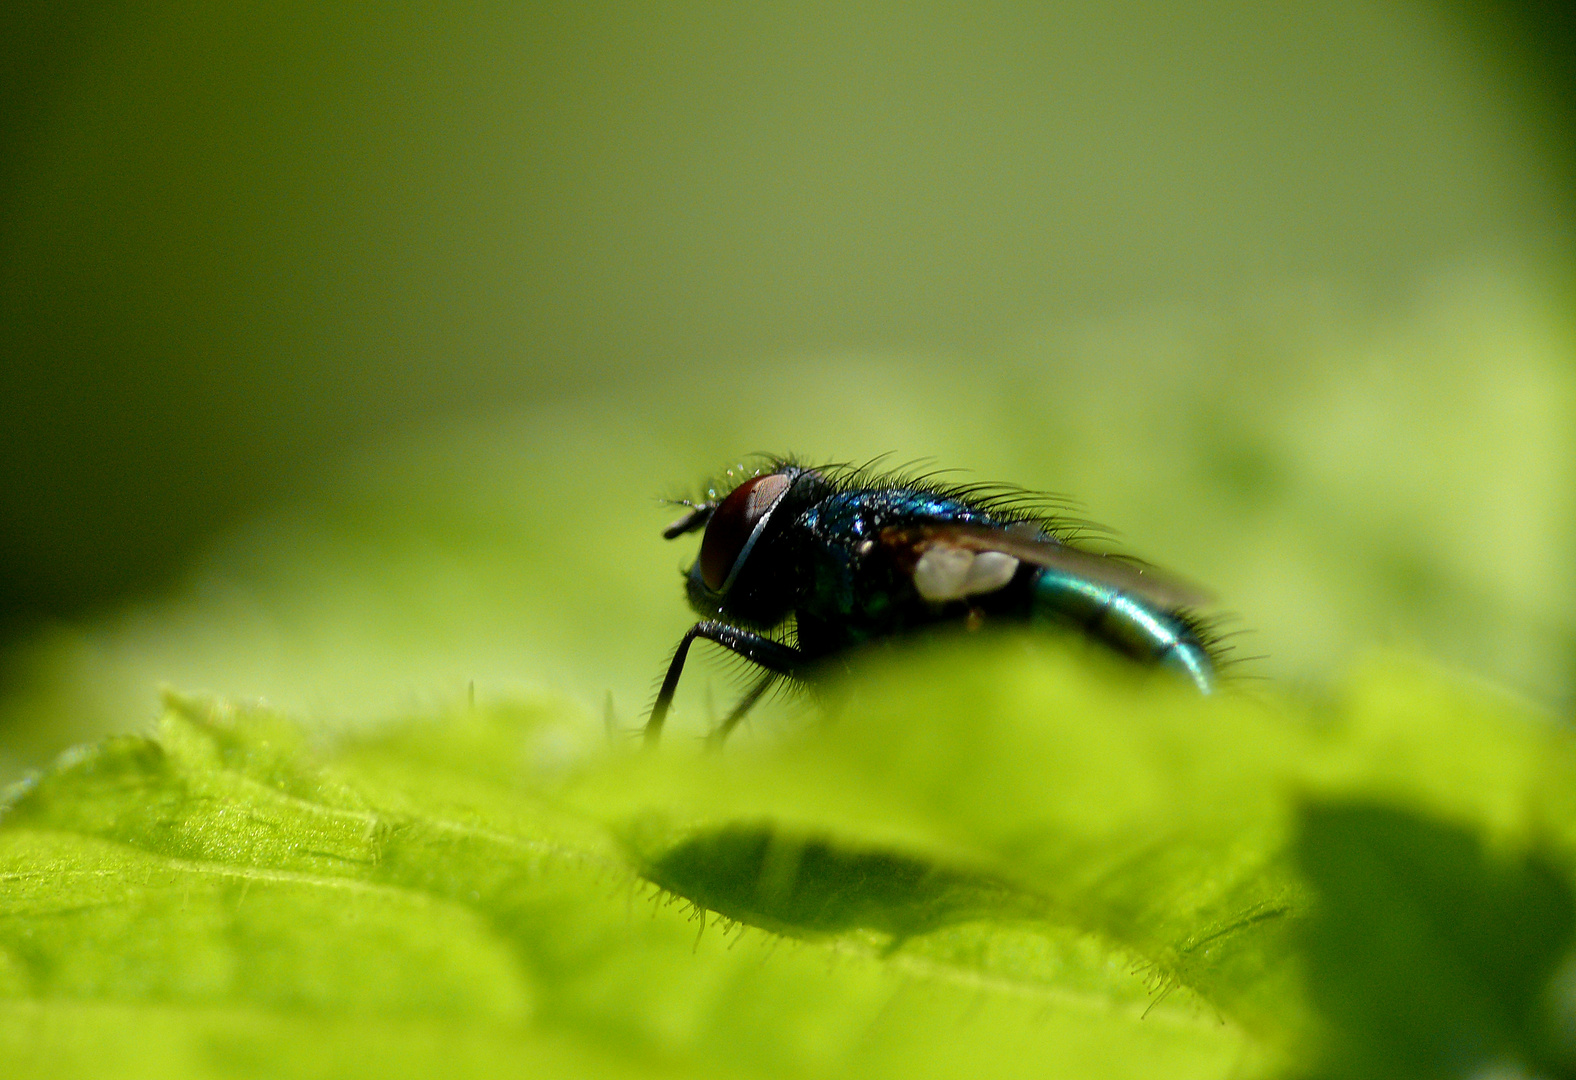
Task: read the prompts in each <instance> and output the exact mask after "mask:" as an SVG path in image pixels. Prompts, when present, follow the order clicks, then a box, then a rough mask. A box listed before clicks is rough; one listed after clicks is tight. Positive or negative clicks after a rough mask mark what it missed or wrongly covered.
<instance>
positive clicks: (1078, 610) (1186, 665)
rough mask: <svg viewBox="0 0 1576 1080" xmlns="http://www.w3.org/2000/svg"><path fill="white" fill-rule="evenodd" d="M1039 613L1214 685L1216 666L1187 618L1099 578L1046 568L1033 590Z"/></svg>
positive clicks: (1206, 688) (1207, 687)
mask: <svg viewBox="0 0 1576 1080" xmlns="http://www.w3.org/2000/svg"><path fill="white" fill-rule="evenodd" d="M1033 603H1034V617H1035V618H1036V619H1046V620H1049V621H1054V622H1060V623H1065V624H1068V625H1071V626H1074V627H1077V628H1078V629H1080V630H1082V631H1083V632H1085V633H1087V634H1089V635H1090V636H1092V637H1095V638H1098V639H1099V640H1101V641H1103V642H1105V643H1106V644H1108V645H1110V646H1111V647H1113V648H1115V649H1116V650H1118V651H1119V652H1123V653H1126V654H1127V655H1129V656H1132V657H1135V658H1136V659H1139V660H1143V661H1146V662H1148V663H1152V664H1159V665H1160V666H1162V667H1169V668H1172V669H1174V670H1176V671H1178V672H1180V673H1182V674H1183V675H1186V676H1187V677H1188V678H1189V679H1190V680H1192V682H1193V685H1195V686H1197V687H1198V688H1199V690H1200V691H1202V692H1203V693H1206V694H1207V693H1209V692H1210V691H1211V690H1213V689H1214V687H1215V665H1214V663H1213V662H1212V661H1211V660H1210V656H1209V650H1208V649H1207V648H1206V647H1205V645H1204V642H1203V641H1202V640H1201V639H1200V637H1199V634H1198V631H1197V630H1196V629H1195V628H1194V626H1193V624H1192V623H1191V622H1189V621H1188V619H1187V618H1186V617H1185V616H1183V615H1180V614H1178V613H1176V612H1173V611H1167V610H1165V609H1164V608H1161V607H1158V606H1156V605H1155V604H1152V603H1150V602H1148V601H1146V600H1144V599H1143V598H1141V597H1137V596H1134V595H1132V594H1131V593H1126V592H1123V591H1122V590H1121V589H1118V588H1115V587H1113V586H1111V585H1107V584H1104V583H1103V582H1099V581H1092V580H1090V579H1089V578H1086V577H1080V576H1078V575H1076V574H1072V573H1067V572H1065V571H1060V570H1055V569H1051V568H1047V569H1045V570H1042V571H1041V572H1040V576H1039V578H1038V579H1037V580H1036V581H1035V583H1034V589H1033Z"/></svg>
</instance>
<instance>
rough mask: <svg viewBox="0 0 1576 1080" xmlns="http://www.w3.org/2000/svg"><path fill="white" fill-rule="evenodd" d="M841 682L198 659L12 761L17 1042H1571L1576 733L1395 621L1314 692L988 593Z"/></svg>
mask: <svg viewBox="0 0 1576 1080" xmlns="http://www.w3.org/2000/svg"><path fill="white" fill-rule="evenodd" d="M823 704H824V705H825V708H824V710H820V713H821V715H820V717H819V718H818V719H813V720H811V721H809V722H808V723H806V724H805V725H803V726H802V727H801V728H799V729H797V730H792V731H784V732H782V733H780V735H779V736H778V737H776V738H771V739H756V740H754V741H752V742H748V743H741V744H740V745H738V746H734V747H729V748H727V749H725V750H724V751H723V752H721V753H706V752H704V751H702V750H700V749H699V748H698V747H697V746H696V745H693V744H691V743H690V742H688V741H686V740H683V739H673V740H669V742H668V743H667V744H666V745H664V746H663V747H662V748H661V749H660V750H659V752H657V753H644V752H641V751H639V750H638V749H637V748H636V744H635V742H634V741H633V740H625V739H622V738H614V739H612V740H606V739H603V738H602V737H601V736H600V735H597V736H592V735H590V734H589V732H591V731H593V730H594V726H593V725H592V724H590V723H589V722H588V721H587V718H585V717H583V716H581V715H579V714H578V713H577V712H576V711H575V710H574V709H572V708H571V707H569V706H567V705H565V704H563V703H561V702H558V701H554V700H551V699H541V700H538V701H535V702H528V703H522V704H518V705H513V706H507V707H495V708H480V709H478V708H466V709H460V710H457V711H454V712H452V713H449V714H446V715H442V716H431V717H422V718H415V719H411V720H408V721H405V722H402V723H398V724H390V725H387V726H385V727H383V728H380V729H375V730H372V731H368V732H365V733H362V734H359V735H354V736H341V737H340V738H338V739H337V740H328V739H325V738H320V737H316V736H310V735H309V734H308V733H307V732H306V731H305V730H304V729H302V728H300V727H299V726H297V725H295V724H293V723H291V722H289V721H288V720H287V719H284V718H281V717H280V716H277V715H275V714H273V713H270V712H268V711H266V710H262V709H246V708H238V707H234V706H230V705H227V704H224V703H218V702H203V701H196V700H191V699H185V698H179V697H173V696H172V697H170V698H168V700H167V702H166V709H165V713H164V715H163V717H162V719H161V721H160V723H159V726H158V730H157V732H156V734H155V735H154V736H152V737H148V738H141V737H119V738H115V739H111V740H107V741H105V742H103V743H100V744H98V745H97V746H94V747H91V748H88V749H85V750H82V751H78V752H75V753H73V754H70V755H68V756H66V757H65V758H63V759H62V760H61V761H60V762H59V763H58V764H57V765H56V766H55V767H54V768H53V769H51V770H49V771H48V772H47V773H45V774H43V775H41V776H39V777H37V778H35V779H34V780H32V781H30V782H28V783H26V784H24V785H21V786H19V788H18V789H17V790H15V791H14V792H13V793H12V795H11V797H10V799H9V801H8V804H7V806H8V809H7V811H6V813H5V817H4V819H3V821H0V1060H4V1061H6V1062H7V1063H15V1065H16V1066H17V1067H19V1068H26V1069H28V1070H30V1071H31V1072H34V1073H45V1072H47V1073H48V1074H50V1075H57V1076H73V1075H82V1076H88V1075H92V1076H101V1075H105V1074H106V1073H107V1072H113V1073H117V1074H120V1075H149V1076H152V1075H155V1074H157V1075H160V1076H171V1075H178V1076H228V1075H235V1074H236V1073H238V1072H240V1073H256V1074H259V1075H269V1076H292V1075H300V1076H318V1075H322V1076H328V1075H333V1076H357V1075H367V1076H371V1075H377V1076H380V1077H391V1076H393V1077H397V1076H406V1075H409V1076H418V1075H420V1076H425V1075H433V1074H436V1073H440V1072H441V1073H442V1074H444V1075H458V1076H466V1075H476V1076H481V1075H487V1076H493V1075H527V1074H528V1075H532V1076H541V1075H547V1076H552V1075H574V1076H584V1075H600V1074H607V1075H620V1074H641V1075H647V1074H663V1073H673V1074H683V1075H696V1074H705V1075H719V1076H721V1075H737V1076H761V1077H799V1076H816V1077H822V1076H861V1077H862V1076H913V1075H960V1076H965V1075H966V1076H979V1075H991V1076H1015V1075H1022V1076H1035V1077H1043V1076H1060V1075H1065V1076H1089V1075H1099V1076H1124V1075H1132V1076H1154V1075H1165V1076H1184V1077H1185V1076H1254V1075H1258V1076H1268V1075H1281V1074H1288V1073H1295V1074H1301V1073H1303V1072H1305V1071H1306V1070H1308V1069H1310V1068H1320V1069H1324V1070H1325V1071H1327V1072H1330V1073H1332V1074H1345V1075H1373V1076H1384V1075H1397V1076H1400V1075H1419V1074H1420V1073H1418V1071H1417V1069H1416V1067H1415V1066H1416V1063H1417V1062H1418V1061H1421V1060H1424V1058H1423V1057H1420V1056H1419V1055H1420V1054H1423V1053H1424V1052H1425V1050H1426V1051H1427V1052H1430V1053H1431V1052H1434V1051H1435V1050H1437V1049H1438V1048H1439V1047H1441V1046H1444V1045H1445V1043H1444V1041H1443V1040H1444V1038H1445V1036H1446V1035H1455V1034H1459V1033H1476V1034H1474V1035H1473V1038H1474V1039H1476V1041H1475V1042H1473V1043H1472V1046H1473V1047H1475V1048H1476V1049H1475V1050H1474V1051H1473V1052H1472V1053H1466V1052H1464V1051H1463V1052H1461V1053H1458V1054H1456V1055H1455V1056H1450V1055H1448V1054H1447V1055H1445V1056H1444V1057H1437V1056H1436V1057H1434V1058H1428V1059H1427V1060H1428V1061H1429V1062H1430V1063H1431V1064H1432V1065H1434V1066H1436V1069H1435V1071H1436V1073H1438V1072H1442V1073H1444V1074H1451V1073H1452V1072H1454V1073H1456V1074H1459V1075H1463V1076H1465V1075H1469V1074H1470V1073H1471V1072H1472V1071H1473V1070H1474V1069H1478V1068H1481V1067H1484V1066H1486V1065H1490V1064H1500V1063H1504V1062H1512V1063H1518V1064H1520V1065H1524V1066H1526V1067H1527V1068H1543V1069H1546V1070H1553V1071H1557V1070H1558V1069H1560V1068H1563V1067H1566V1066H1567V1065H1568V1064H1569V1062H1570V1060H1571V1059H1570V1058H1569V1057H1568V1056H1567V1055H1566V1050H1565V1044H1564V1043H1562V1042H1561V1035H1560V1032H1561V1031H1562V1030H1564V1028H1562V1026H1561V1025H1562V1024H1566V1025H1567V1026H1569V1025H1568V1023H1567V1022H1568V1020H1569V1018H1570V1016H1571V1015H1573V1014H1572V1013H1571V1010H1569V1009H1566V1008H1565V1007H1564V1006H1561V1005H1560V1002H1561V1001H1563V1000H1567V999H1568V998H1569V996H1570V995H1566V997H1565V998H1562V997H1561V996H1560V995H1561V992H1562V991H1561V987H1562V986H1563V985H1564V983H1562V982H1561V979H1562V978H1564V977H1565V976H1564V975H1563V974H1562V973H1563V972H1564V971H1566V970H1567V969H1566V968H1565V967H1563V966H1562V964H1563V963H1564V960H1565V956H1566V953H1567V952H1568V951H1569V944H1570V938H1571V926H1572V922H1571V885H1570V877H1569V872H1568V866H1569V860H1568V856H1567V855H1564V854H1562V853H1568V852H1569V850H1570V848H1571V839H1572V838H1573V837H1576V814H1573V813H1572V806H1573V803H1572V800H1571V798H1570V796H1569V791H1570V786H1569V784H1568V783H1567V782H1566V780H1567V778H1568V777H1569V776H1571V775H1573V773H1572V771H1571V768H1570V765H1571V762H1572V761H1573V760H1576V757H1573V753H1572V745H1571V738H1570V736H1569V733H1568V732H1566V731H1565V730H1564V729H1562V728H1556V727H1554V726H1553V725H1551V724H1549V723H1547V722H1545V721H1543V720H1541V719H1540V718H1539V717H1537V716H1535V715H1532V714H1529V713H1527V712H1525V711H1524V710H1522V709H1520V708H1519V707H1518V706H1516V705H1515V704H1514V703H1511V702H1507V701H1503V700H1497V699H1495V698H1494V697H1492V696H1490V695H1487V694H1485V693H1483V692H1480V691H1474V690H1472V689H1470V688H1468V687H1464V686H1462V685H1459V684H1455V683H1452V682H1450V681H1449V680H1446V679H1444V678H1442V677H1440V676H1438V675H1437V674H1435V673H1432V672H1429V671H1427V670H1423V669H1420V668H1416V667H1409V666H1406V665H1402V664H1390V665H1384V666H1378V667H1375V668H1373V669H1370V670H1369V671H1367V672H1365V673H1362V674H1360V675H1359V676H1357V677H1356V678H1354V679H1353V680H1352V682H1351V684H1350V686H1349V689H1348V692H1347V694H1346V696H1345V698H1344V699H1342V700H1340V701H1337V702H1335V703H1332V704H1329V705H1326V706H1323V707H1321V708H1319V709H1313V708H1308V707H1302V706H1297V705H1295V704H1294V703H1290V702H1287V701H1285V700H1280V701H1275V700H1266V699H1263V698H1261V697H1258V696H1255V695H1252V694H1249V693H1246V692H1244V691H1239V690H1228V691H1227V692H1226V693H1223V694H1221V695H1219V696H1217V697H1215V698H1213V699H1202V698H1199V697H1198V696H1197V695H1195V694H1191V693H1189V692H1186V688H1185V687H1179V686H1177V685H1175V683H1174V681H1173V680H1170V679H1167V678H1165V677H1163V676H1153V677H1151V676H1147V675H1142V674H1140V675H1135V674H1134V673H1133V672H1132V671H1129V670H1127V669H1126V668H1125V667H1119V666H1116V665H1106V664H1102V663H1101V662H1100V661H1099V660H1098V658H1097V657H1093V656H1083V655H1074V654H1071V653H1069V652H1067V651H1066V650H1065V649H1063V648H1061V647H1060V646H1059V645H1057V644H1056V643H1047V642H1044V641H1035V640H1020V639H1014V638H1005V639H994V638H992V639H987V640H982V641H970V642H962V643H960V642H938V643H935V644H932V645H928V646H926V647H924V648H920V649H917V650H891V651H890V652H888V653H886V654H883V655H880V656H877V657H875V658H873V659H872V660H871V661H870V662H868V663H866V664H865V665H863V666H862V668H861V670H860V671H859V672H857V673H856V674H855V675H853V676H852V677H850V678H849V679H848V680H846V681H845V682H843V683H841V684H839V685H837V686H835V687H831V688H829V689H828V691H827V693H826V695H825V697H824V701H823ZM1420 928H1421V929H1420ZM1408 1010H1410V1011H1408ZM1562 1010H1563V1011H1562ZM1420 1015H1422V1016H1425V1018H1426V1017H1432V1019H1427V1021H1426V1022H1423V1021H1418V1022H1416V1023H1412V1024H1410V1026H1408V1025H1407V1024H1406V1023H1403V1022H1402V1020H1404V1018H1405V1017H1407V1016H1411V1017H1413V1018H1414V1019H1415V1018H1416V1017H1417V1016H1420ZM1395 1018H1401V1019H1400V1020H1398V1019H1395ZM1419 1047H1421V1048H1423V1049H1421V1050H1420V1049H1419ZM1343 1071H1344V1072H1343Z"/></svg>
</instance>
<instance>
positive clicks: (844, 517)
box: [646, 459, 1216, 744]
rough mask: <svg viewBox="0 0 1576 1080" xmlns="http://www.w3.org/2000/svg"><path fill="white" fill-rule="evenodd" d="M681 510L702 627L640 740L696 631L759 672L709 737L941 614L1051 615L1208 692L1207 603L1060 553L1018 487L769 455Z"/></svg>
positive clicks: (1137, 572) (1086, 554)
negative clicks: (695, 539)
mask: <svg viewBox="0 0 1576 1080" xmlns="http://www.w3.org/2000/svg"><path fill="white" fill-rule="evenodd" d="M684 505H686V506H688V507H689V508H690V510H689V513H687V514H686V515H685V516H684V517H682V518H680V519H679V520H678V521H675V522H674V523H673V524H672V525H670V526H668V528H667V529H666V530H665V531H664V532H663V534H662V535H663V536H664V537H665V538H667V539H669V540H672V539H675V538H676V537H679V536H683V535H684V534H685V533H691V532H697V531H700V530H704V533H703V534H702V536H701V544H700V554H699V556H698V557H697V558H696V560H695V562H694V564H693V565H692V566H691V567H690V569H689V572H688V574H687V575H686V578H685V586H686V591H687V592H688V594H689V603H690V607H692V608H693V609H694V610H695V611H696V613H697V614H699V615H700V616H701V621H700V622H698V623H696V624H695V625H694V626H692V627H691V628H690V630H689V632H688V633H686V634H685V635H684V637H683V638H682V639H680V641H679V644H678V648H677V650H675V652H674V654H673V660H672V662H671V663H670V664H669V665H668V671H667V676H666V677H665V678H664V679H663V680H662V688H661V689H660V690H659V691H658V692H657V700H656V704H655V705H654V706H653V707H652V710H651V718H650V719H649V720H648V721H647V722H646V742H647V743H648V744H650V743H655V742H656V741H657V740H658V739H659V738H660V737H661V734H662V724H663V721H664V720H666V719H667V714H668V709H669V707H670V706H671V705H672V703H673V695H674V693H675V691H676V690H677V689H678V682H679V676H680V674H682V672H683V670H684V661H685V659H686V657H688V655H689V649H690V646H691V645H692V644H694V642H695V640H696V639H697V638H701V639H704V640H707V641H711V642H715V643H716V644H718V645H720V646H722V647H723V648H724V649H727V650H729V651H730V652H733V653H736V654H737V655H739V656H742V657H743V658H744V659H746V660H748V661H750V662H751V663H753V664H754V665H755V666H756V667H758V668H760V669H761V674H760V677H759V678H758V679H757V680H756V681H755V682H754V683H753V684H752V685H751V686H750V688H749V690H748V691H746V692H745V694H744V696H743V697H742V698H741V699H740V700H739V702H738V704H737V705H735V706H734V708H733V710H732V711H731V712H730V713H729V714H728V715H727V717H725V718H724V719H723V721H722V723H721V725H719V726H718V728H717V730H716V731H715V732H713V733H712V738H713V740H715V741H720V740H721V739H724V738H726V737H727V735H728V733H729V732H730V731H732V730H733V728H734V727H735V726H736V725H737V724H738V723H739V721H740V720H742V719H743V718H744V715H745V714H746V713H747V712H749V710H750V709H751V707H753V706H754V705H755V704H756V702H758V701H759V700H760V699H761V697H762V695H764V694H765V693H766V691H767V690H769V689H770V688H771V686H772V684H773V683H775V682H776V681H777V680H778V679H788V680H793V681H803V680H805V679H806V677H807V676H808V675H809V674H810V673H811V671H812V670H813V669H814V668H816V667H817V666H818V665H820V664H821V663H823V662H824V661H826V660H828V659H830V658H832V657H835V656H838V655H840V654H843V653H845V652H847V651H848V650H851V649H854V648H856V647H858V646H860V645H862V644H864V643H865V642H869V641H875V640H878V639H881V638H888V637H892V636H895V635H899V634H903V633H906V632H909V631H912V630H916V629H919V628H921V627H925V626H934V625H937V624H945V623H961V624H963V625H965V626H967V627H969V628H971V629H972V628H976V627H978V626H980V625H982V624H984V623H987V622H991V623H1020V624H1021V623H1030V622H1039V621H1047V622H1053V623H1059V624H1062V625H1065V626H1071V627H1074V628H1076V629H1078V630H1080V631H1082V632H1083V633H1084V634H1086V635H1088V636H1089V637H1090V638H1092V639H1094V640H1096V641H1099V642H1101V643H1103V644H1104V645H1106V646H1109V647H1110V648H1112V649H1113V650H1115V651H1116V652H1119V653H1121V654H1124V655H1126V656H1129V657H1132V658H1134V659H1136V660H1139V661H1142V662H1145V663H1149V664H1154V665H1157V666H1160V667H1165V668H1170V669H1173V670H1175V671H1176V672H1178V673H1179V674H1180V675H1181V676H1183V677H1184V678H1186V679H1188V680H1189V681H1191V682H1192V683H1193V685H1194V686H1196V687H1197V688H1198V689H1199V691H1200V692H1201V693H1205V694H1207V693H1210V692H1211V691H1212V690H1213V689H1214V686H1215V677H1216V676H1215V667H1216V660H1215V657H1214V655H1213V654H1212V653H1211V649H1210V644H1209V641H1208V635H1207V634H1206V633H1205V631H1204V629H1203V627H1202V624H1201V623H1200V621H1199V620H1198V619H1197V618H1196V617H1194V616H1193V615H1192V614H1191V612H1192V610H1193V609H1195V608H1197V607H1199V606H1201V605H1203V604H1204V603H1207V602H1208V597H1207V596H1206V595H1205V594H1204V593H1202V592H1201V591H1200V590H1198V589H1196V588H1194V587H1193V586H1190V585H1186V584H1184V583H1181V582H1179V581H1177V580H1175V579H1173V578H1170V577H1167V576H1165V575H1162V574H1160V573H1158V572H1156V571H1155V570H1154V569H1153V568H1151V567H1149V566H1146V565H1144V564H1142V563H1137V562H1133V561H1129V560H1125V559H1120V558H1116V557H1113V556H1109V555H1102V554H1099V553H1096V552H1091V551H1087V550H1084V549H1082V548H1079V547H1076V546H1074V544H1073V543H1072V542H1071V541H1072V531H1071V530H1069V529H1068V528H1067V527H1066V526H1064V525H1059V524H1058V523H1057V522H1056V521H1054V520H1052V519H1051V518H1049V517H1047V516H1044V515H1043V513H1042V514H1036V513H1034V512H1033V510H1034V507H1033V505H1032V502H1031V499H1030V496H1029V493H1027V492H1021V491H1018V490H1017V489H1014V488H1007V487H998V486H991V485H968V486H960V485H949V484H944V483H939V482H937V481H936V480H935V479H934V478H930V477H905V476H902V475H880V474H876V473H873V472H871V471H869V470H868V469H851V468H848V467H846V466H821V467H815V468H811V467H809V466H805V465H802V464H800V463H798V462H796V461H793V460H790V459H774V460H771V461H769V462H768V464H767V465H766V466H765V467H764V468H762V469H761V470H760V471H758V472H756V473H755V474H754V475H752V476H749V477H748V478H746V479H745V480H743V482H741V483H739V484H738V485H737V486H736V487H734V488H733V489H732V490H731V491H729V492H727V493H726V494H723V495H721V496H719V495H718V494H717V492H716V491H715V490H713V491H711V492H709V493H708V498H706V499H705V500H702V501H697V502H686V503H685V504H684ZM790 627H791V630H790Z"/></svg>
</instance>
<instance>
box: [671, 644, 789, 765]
mask: <svg viewBox="0 0 1576 1080" xmlns="http://www.w3.org/2000/svg"><path fill="white" fill-rule="evenodd" d="M696 638H705V639H706V640H707V641H714V642H716V643H717V644H718V645H721V646H722V647H723V648H724V649H727V650H728V651H729V652H733V653H738V654H739V655H740V656H742V657H744V658H745V659H746V660H748V661H750V663H752V664H758V665H760V666H761V667H763V668H765V669H766V670H767V671H769V672H771V673H772V674H774V675H792V674H793V673H794V672H795V671H797V670H799V669H800V668H802V667H803V666H804V654H803V653H801V652H800V651H799V650H798V649H795V648H794V647H793V646H791V645H784V644H783V643H782V642H780V641H773V640H772V639H771V638H769V637H763V636H761V635H760V634H757V633H754V632H753V631H750V630H740V629H739V628H738V627H737V626H729V625H728V624H727V623H720V622H712V621H710V620H707V621H706V622H698V623H696V624H695V625H694V626H692V627H690V628H689V632H688V633H686V634H685V635H684V637H683V638H682V639H680V641H679V647H678V648H677V649H675V650H674V652H673V662H672V663H670V664H669V665H668V673H667V676H666V677H665V678H664V679H663V680H662V689H660V690H658V691H657V703H656V704H655V705H653V706H652V707H651V719H649V720H647V721H646V745H647V746H652V745H655V744H656V742H657V740H658V739H660V738H661V737H662V722H663V721H664V720H666V719H667V718H668V707H669V706H671V705H672V704H673V694H674V692H675V691H677V690H678V687H679V675H681V674H682V673H683V671H684V661H685V659H686V658H687V657H688V656H689V648H690V645H691V643H693V642H694V640H695V639H696ZM765 689H766V688H765V687H764V686H762V687H760V688H759V690H758V691H756V692H753V693H751V694H747V695H745V701H746V702H748V704H746V705H745V706H744V707H745V708H746V709H747V708H749V706H750V705H753V704H755V699H757V698H759V697H760V692H761V691H764V690H765ZM741 704H743V703H742V702H741ZM743 715H744V712H743V710H740V709H735V710H734V712H733V713H732V714H730V716H729V717H728V720H727V721H725V723H726V724H727V726H729V727H732V725H733V724H734V723H737V722H738V719H739V717H741V716H743Z"/></svg>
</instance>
